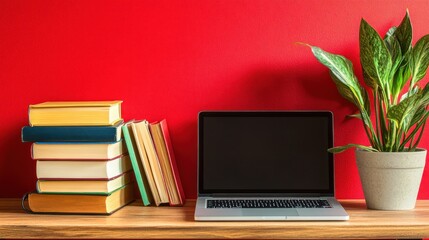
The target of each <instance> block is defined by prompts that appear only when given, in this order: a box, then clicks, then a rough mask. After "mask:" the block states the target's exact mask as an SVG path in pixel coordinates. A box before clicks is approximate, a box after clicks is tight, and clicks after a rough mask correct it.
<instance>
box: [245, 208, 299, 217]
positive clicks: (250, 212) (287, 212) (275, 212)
mask: <svg viewBox="0 0 429 240" xmlns="http://www.w3.org/2000/svg"><path fill="white" fill-rule="evenodd" d="M241 211H242V215H243V216H298V211H296V209H273V208H254V209H242V210H241Z"/></svg>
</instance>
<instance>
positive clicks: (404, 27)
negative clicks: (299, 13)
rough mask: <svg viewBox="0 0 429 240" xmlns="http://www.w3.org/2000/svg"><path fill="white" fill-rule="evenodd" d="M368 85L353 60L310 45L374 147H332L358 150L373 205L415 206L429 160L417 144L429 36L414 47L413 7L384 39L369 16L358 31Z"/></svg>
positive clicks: (426, 90) (427, 96)
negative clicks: (370, 21)
mask: <svg viewBox="0 0 429 240" xmlns="http://www.w3.org/2000/svg"><path fill="white" fill-rule="evenodd" d="M359 44H360V63H361V66H362V72H363V80H364V82H365V84H366V85H367V87H366V88H364V87H363V86H362V85H361V84H360V82H359V80H358V78H357V77H356V75H355V74H354V70H353V66H352V63H351V61H349V60H348V59H346V58H345V57H343V56H341V55H336V54H331V53H328V52H326V51H324V50H322V49H320V48H318V47H315V46H310V45H308V46H309V47H310V48H311V50H312V52H313V54H314V56H315V57H316V58H317V60H318V61H319V62H320V63H322V64H323V65H325V66H326V67H328V68H329V70H330V75H331V78H332V80H333V81H334V83H335V85H336V87H337V89H338V91H339V93H340V94H341V96H343V97H344V98H345V99H347V100H348V101H350V102H351V103H353V104H354V105H355V106H356V107H357V109H358V113H357V114H353V115H350V116H352V117H355V118H359V119H360V120H361V121H362V123H363V128H364V130H365V133H366V135H367V136H368V140H369V143H370V146H365V145H359V144H348V145H345V146H339V147H334V148H332V149H329V151H330V152H333V153H339V152H342V151H344V150H346V149H348V148H356V161H357V166H358V170H359V175H360V178H361V183H362V187H363V191H364V195H365V200H366V204H367V207H368V208H371V209H382V210H406V209H413V208H414V207H415V203H416V199H417V193H418V190H419V187H420V182H421V177H422V173H423V169H424V165H425V162H426V150H425V149H421V148H418V144H419V142H420V140H421V138H422V136H423V132H424V129H425V125H426V120H427V118H428V117H429V111H428V109H427V107H428V104H429V84H426V86H424V87H422V86H420V85H421V80H422V79H423V78H424V76H425V75H426V71H427V68H428V65H429V35H425V36H424V37H422V38H421V39H419V40H418V41H417V42H416V43H415V45H414V46H412V25H411V22H410V18H409V14H408V11H407V12H406V14H405V17H404V18H403V20H402V22H401V23H400V25H399V26H397V27H392V28H390V29H389V30H388V31H387V33H386V34H385V36H384V38H382V37H381V36H380V35H379V34H378V33H377V31H376V30H375V29H374V28H373V27H371V26H370V25H369V24H368V23H367V22H366V21H365V20H364V19H362V20H361V23H360V31H359Z"/></svg>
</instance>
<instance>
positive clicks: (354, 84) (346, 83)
mask: <svg viewBox="0 0 429 240" xmlns="http://www.w3.org/2000/svg"><path fill="white" fill-rule="evenodd" d="M310 47H311V50H312V52H313V54H314V56H315V57H316V58H317V60H318V61H319V62H320V63H322V64H323V65H325V66H326V67H327V68H329V70H330V74H331V77H332V79H333V81H334V83H335V85H336V86H337V89H338V92H339V93H340V94H341V96H343V97H344V98H345V99H347V100H348V101H350V102H352V103H353V104H355V105H356V106H357V107H358V109H359V110H367V109H369V100H368V96H367V93H366V91H365V89H364V88H363V87H362V86H361V85H360V83H359V81H358V79H357V78H356V76H355V74H354V72H353V64H352V63H351V62H350V60H348V59H346V58H345V57H343V56H341V55H336V54H331V53H328V52H326V51H324V50H322V49H321V48H318V47H314V46H310Z"/></svg>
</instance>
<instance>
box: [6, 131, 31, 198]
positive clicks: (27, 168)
mask: <svg viewBox="0 0 429 240" xmlns="http://www.w3.org/2000/svg"><path fill="white" fill-rule="evenodd" d="M24 125H25V124H24V123H15V125H14V126H9V128H5V130H7V132H3V138H5V139H3V140H2V143H3V145H2V146H0V149H1V151H2V155H3V159H4V161H0V163H1V166H0V178H1V186H2V187H1V190H0V197H22V195H23V194H24V193H25V192H27V191H34V190H35V187H36V167H35V166H36V162H35V161H34V160H32V159H31V157H30V156H31V154H30V151H31V143H22V142H21V128H22V127H23V126H24ZM30 179H31V180H30Z"/></svg>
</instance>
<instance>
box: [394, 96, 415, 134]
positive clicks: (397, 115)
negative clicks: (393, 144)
mask: <svg viewBox="0 0 429 240" xmlns="http://www.w3.org/2000/svg"><path fill="white" fill-rule="evenodd" d="M418 99H419V94H414V95H412V96H409V97H407V98H405V99H404V100H402V101H401V102H400V103H398V104H397V105H394V106H392V107H391V108H390V109H389V111H388V112H387V118H388V119H390V120H392V121H394V122H395V124H396V126H398V127H402V126H403V123H404V121H405V118H406V117H407V116H408V117H409V116H412V115H414V113H415V111H416V110H417V109H415V105H416V103H417V101H418Z"/></svg>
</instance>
